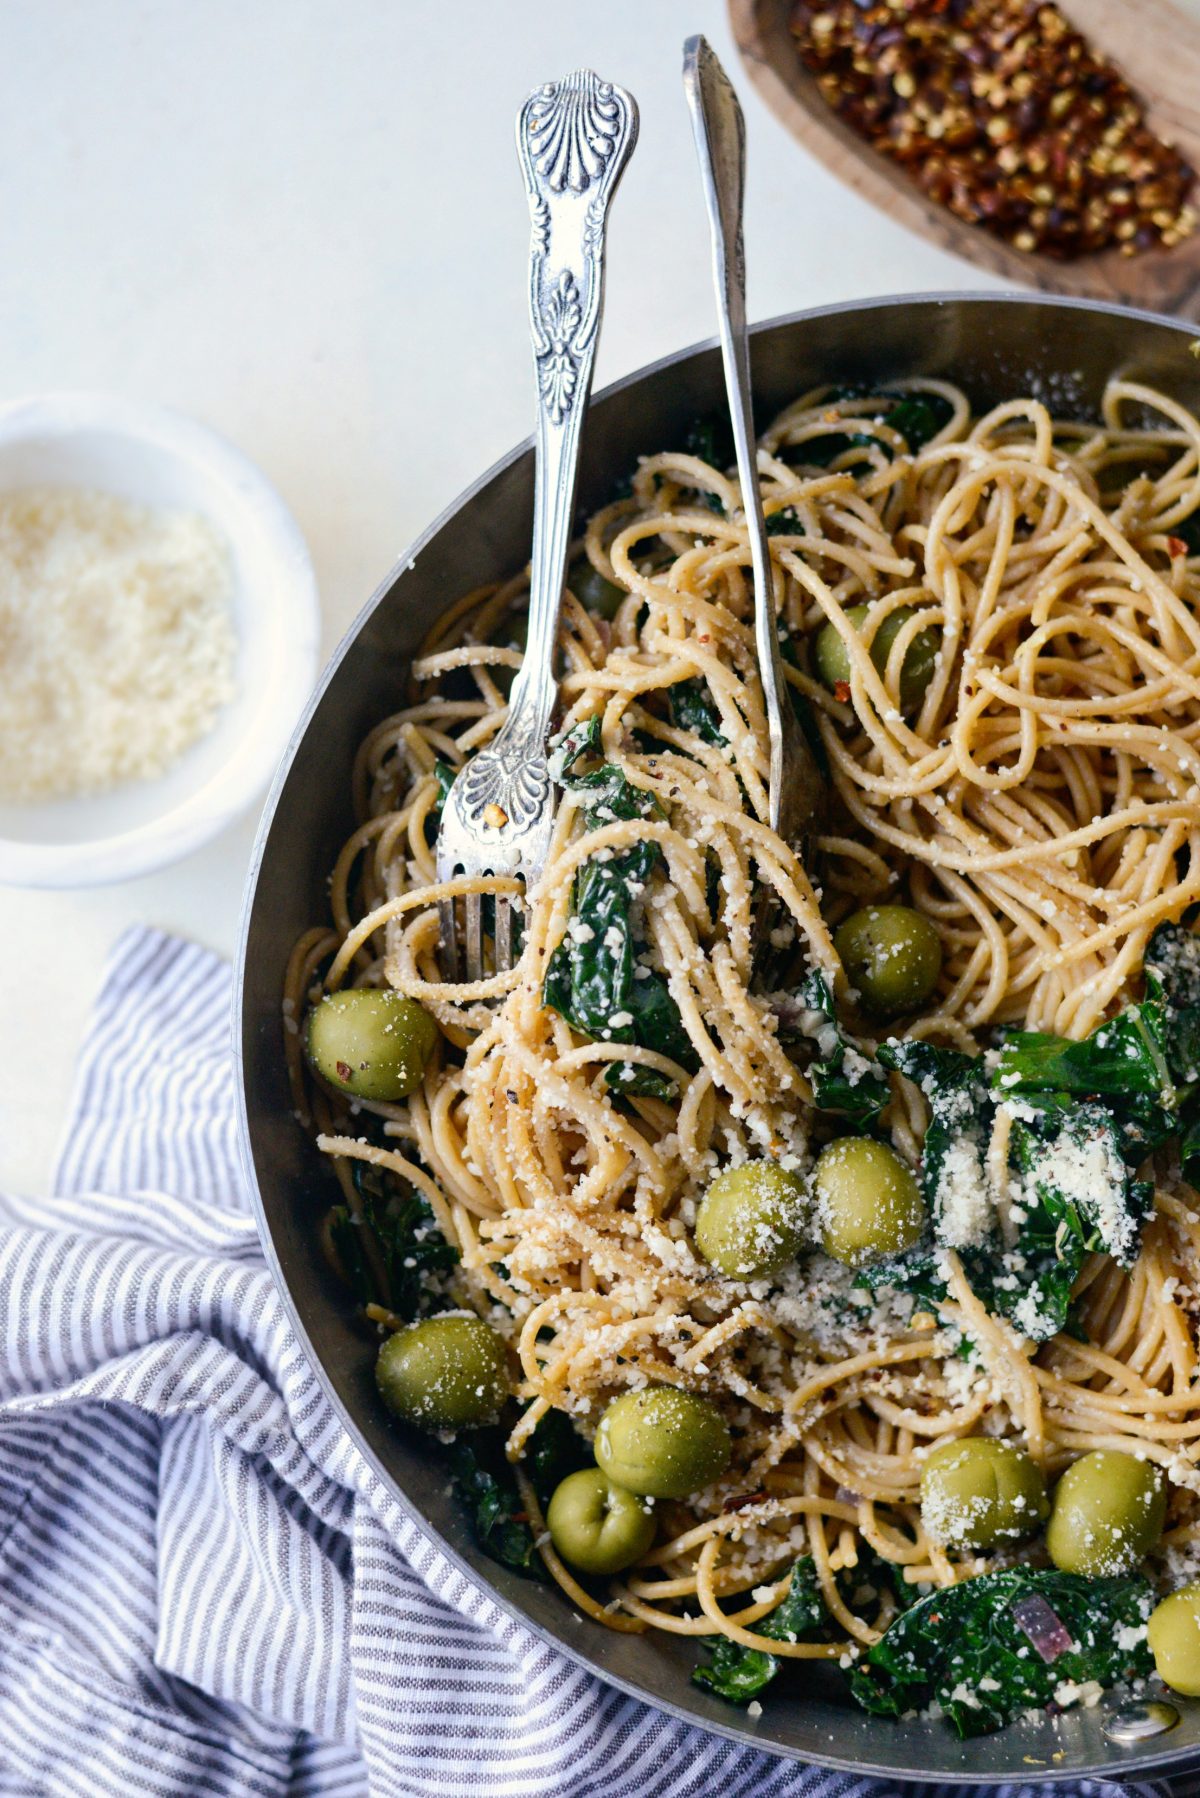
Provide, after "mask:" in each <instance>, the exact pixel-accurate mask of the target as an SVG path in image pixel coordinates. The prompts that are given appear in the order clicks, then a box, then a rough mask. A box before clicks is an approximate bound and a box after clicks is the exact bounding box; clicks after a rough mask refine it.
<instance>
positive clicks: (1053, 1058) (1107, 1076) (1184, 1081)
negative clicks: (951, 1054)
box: [993, 924, 1200, 1173]
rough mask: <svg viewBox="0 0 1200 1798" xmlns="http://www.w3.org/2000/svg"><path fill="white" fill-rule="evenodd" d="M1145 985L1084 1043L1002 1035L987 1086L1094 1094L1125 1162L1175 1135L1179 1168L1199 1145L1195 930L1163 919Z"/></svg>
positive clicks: (1199, 1006) (1003, 1090) (1014, 1092)
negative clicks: (1135, 999)
mask: <svg viewBox="0 0 1200 1798" xmlns="http://www.w3.org/2000/svg"><path fill="white" fill-rule="evenodd" d="M1145 972H1146V992H1145V997H1144V998H1143V999H1142V1000H1141V1001H1140V1002H1139V1003H1138V1004H1136V1005H1129V1006H1126V1008H1125V1010H1124V1011H1122V1012H1120V1013H1119V1014H1118V1015H1117V1016H1116V1017H1115V1018H1110V1019H1106V1020H1105V1022H1103V1023H1102V1024H1098V1025H1097V1026H1096V1028H1095V1029H1094V1030H1093V1031H1092V1032H1091V1034H1090V1036H1087V1037H1085V1038H1084V1039H1083V1041H1082V1042H1068V1041H1067V1040H1066V1039H1064V1038H1063V1037H1058V1036H1050V1035H1045V1034H1042V1033H1041V1032H1037V1031H1013V1032H1011V1033H1010V1034H1009V1035H1008V1036H1007V1037H1006V1039H1005V1042H1004V1044H1003V1047H1002V1049H1001V1053H1000V1060H999V1065H998V1066H997V1068H996V1072H995V1075H994V1078H993V1086H994V1087H995V1089H996V1090H997V1092H998V1093H999V1094H1001V1095H1002V1096H1004V1097H1006V1098H1021V1099H1024V1098H1027V1097H1038V1096H1043V1095H1051V1094H1054V1093H1059V1094H1064V1095H1067V1094H1072V1095H1080V1096H1084V1097H1091V1098H1095V1099H1097V1100H1098V1101H1099V1102H1100V1103H1101V1104H1103V1105H1104V1106H1105V1108H1106V1109H1107V1110H1108V1111H1109V1112H1110V1113H1111V1114H1112V1116H1113V1119H1114V1120H1115V1122H1116V1124H1117V1127H1118V1129H1119V1131H1120V1133H1121V1146H1122V1152H1123V1154H1124V1156H1125V1159H1126V1161H1127V1162H1128V1163H1129V1165H1130V1166H1131V1167H1136V1165H1137V1163H1138V1162H1139V1161H1140V1160H1142V1159H1143V1158H1144V1156H1145V1155H1146V1154H1148V1153H1149V1152H1150V1150H1152V1149H1155V1148H1158V1147H1159V1146H1160V1145H1161V1144H1162V1143H1164V1142H1166V1141H1167V1140H1168V1139H1169V1138H1171V1137H1178V1138H1179V1142H1180V1155H1181V1161H1182V1162H1183V1165H1184V1168H1185V1171H1186V1170H1187V1168H1188V1166H1189V1164H1192V1172H1193V1173H1196V1172H1198V1171H1200V1170H1198V1169H1197V1168H1196V1167H1195V1165H1194V1157H1195V1155H1196V1151H1197V1146H1198V1145H1200V935H1197V934H1196V933H1195V932H1193V931H1191V930H1189V929H1187V928H1185V927H1183V926H1181V925H1178V924H1162V925H1160V926H1159V928H1158V929H1157V930H1156V931H1155V932H1154V935H1153V936H1152V937H1151V939H1150V942H1149V944H1148V945H1147V949H1146V958H1145Z"/></svg>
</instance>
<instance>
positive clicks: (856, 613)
mask: <svg viewBox="0 0 1200 1798" xmlns="http://www.w3.org/2000/svg"><path fill="white" fill-rule="evenodd" d="M870 610H871V608H870V606H865V605H864V606H851V607H850V608H849V610H848V611H847V613H846V617H847V618H848V620H849V621H850V623H851V624H852V625H853V626H854V628H855V630H856V631H857V632H858V634H859V636H860V637H861V635H862V631H863V626H864V625H865V624H866V622H867V617H868V615H869V613H870ZM915 617H916V613H915V612H914V610H913V608H912V606H898V607H897V608H896V610H895V611H894V612H889V613H888V615H887V617H886V618H885V619H884V620H883V621H882V623H881V624H880V626H879V629H878V630H877V631H876V632H875V635H874V637H873V638H872V639H871V660H872V661H873V662H874V664H875V667H876V669H877V670H878V672H879V674H880V675H881V676H883V675H885V674H886V672H887V665H888V657H889V656H890V655H891V653H892V644H893V643H894V642H895V641H896V638H897V636H898V634H899V632H900V631H901V630H902V629H903V627H904V626H905V625H906V624H907V623H908V621H909V619H910V618H915ZM940 647H941V633H940V632H939V631H936V630H934V629H933V627H932V626H930V627H929V628H928V629H926V630H923V631H918V632H917V634H916V636H915V637H914V638H913V640H912V642H911V643H910V644H909V646H908V648H907V650H906V651H905V653H904V665H903V667H902V668H901V670H900V709H901V711H904V712H915V711H916V710H917V708H918V707H919V706H920V704H921V701H922V700H923V699H924V697H925V689H926V687H927V686H928V685H929V683H930V681H931V680H932V678H933V670H934V668H935V666H936V664H937V658H938V650H939V648H940ZM813 654H814V656H815V658H816V664H817V673H818V675H819V676H820V678H821V682H822V684H823V685H824V686H826V687H828V688H829V691H830V692H831V693H832V692H833V691H834V690H835V689H836V687H837V685H838V683H839V682H840V681H845V682H849V679H850V651H849V650H848V649H847V648H846V645H845V643H844V642H843V641H842V639H841V637H840V636H839V635H838V631H837V628H836V626H835V625H834V624H833V622H832V621H831V620H828V619H827V620H826V622H825V623H824V624H823V625H822V626H821V628H820V630H819V631H818V632H817V641H816V644H815V647H814V650H813Z"/></svg>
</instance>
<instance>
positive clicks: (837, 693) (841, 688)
mask: <svg viewBox="0 0 1200 1798" xmlns="http://www.w3.org/2000/svg"><path fill="white" fill-rule="evenodd" d="M833 697H834V698H835V699H840V700H841V702H842V704H843V705H848V704H849V702H850V682H849V681H848V680H835V681H834V683H833Z"/></svg>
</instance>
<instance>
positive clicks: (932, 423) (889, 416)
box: [790, 388, 954, 468]
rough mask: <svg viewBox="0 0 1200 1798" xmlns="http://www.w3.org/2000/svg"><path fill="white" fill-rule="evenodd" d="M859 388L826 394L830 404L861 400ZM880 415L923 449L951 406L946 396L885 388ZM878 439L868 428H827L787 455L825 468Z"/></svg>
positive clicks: (912, 448)
mask: <svg viewBox="0 0 1200 1798" xmlns="http://www.w3.org/2000/svg"><path fill="white" fill-rule="evenodd" d="M863 397H864V395H863V394H862V392H861V390H860V389H855V388H835V389H834V391H833V392H832V393H831V394H829V396H828V400H829V403H830V404H831V405H836V404H837V403H838V402H839V401H841V400H857V399H862V398H863ZM879 400H880V416H881V417H882V418H883V420H884V422H885V423H886V424H887V425H889V426H890V427H891V429H892V430H893V431H898V432H899V434H900V436H901V437H903V439H904V441H905V443H906V444H907V445H908V448H909V450H910V451H913V452H915V451H917V450H919V449H923V448H924V446H925V444H927V443H928V442H929V441H930V439H931V438H933V437H936V436H937V434H938V432H939V431H940V430H942V429H943V427H944V426H945V425H946V424H947V423H948V421H949V419H950V418H951V416H952V414H953V411H954V408H953V406H952V405H951V403H950V401H949V400H948V399H945V398H944V397H943V395H942V394H940V393H905V394H901V395H900V396H898V397H897V396H896V395H894V394H889V393H888V392H887V391H886V389H885V390H884V391H883V392H882V393H881V394H880V396H879ZM853 423H854V421H853V419H852V418H850V419H847V420H846V424H847V426H848V427H852V426H853ZM879 441H880V440H879V438H878V437H876V436H875V435H874V434H873V433H872V432H870V431H856V430H854V429H852V428H849V429H847V430H845V431H830V432H829V433H827V434H825V433H822V435H820V436H818V437H810V438H809V439H808V441H807V442H805V443H801V444H797V445H796V446H795V447H794V449H793V450H792V451H791V458H790V459H793V460H795V461H796V462H798V463H800V464H802V465H803V464H808V465H811V466H813V467H816V468H827V467H828V466H829V464H830V463H831V462H832V461H834V459H835V458H836V457H838V456H841V455H844V454H845V453H846V451H847V450H850V449H863V448H869V447H870V446H871V445H872V444H878V443H879ZM881 447H883V448H884V453H885V454H886V455H888V456H889V457H890V455H891V451H890V450H889V449H887V447H886V446H881Z"/></svg>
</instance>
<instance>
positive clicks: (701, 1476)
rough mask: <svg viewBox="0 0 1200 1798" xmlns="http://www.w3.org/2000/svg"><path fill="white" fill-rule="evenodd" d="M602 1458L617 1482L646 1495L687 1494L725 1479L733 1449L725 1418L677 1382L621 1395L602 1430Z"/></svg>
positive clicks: (599, 1447)
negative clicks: (682, 1389) (682, 1388)
mask: <svg viewBox="0 0 1200 1798" xmlns="http://www.w3.org/2000/svg"><path fill="white" fill-rule="evenodd" d="M595 1446H596V1459H597V1461H598V1462H599V1463H600V1466H601V1467H602V1468H603V1470H604V1472H605V1473H606V1474H607V1475H608V1477H609V1479H610V1480H611V1481H612V1482H613V1484H614V1485H615V1486H624V1488H625V1490H626V1491H627V1492H636V1493H638V1494H639V1496H640V1497H642V1498H686V1497H687V1496H688V1494H689V1493H691V1492H697V1491H699V1489H700V1487H701V1486H707V1485H709V1484H710V1483H711V1482H712V1481H713V1480H715V1479H719V1478H720V1476H721V1475H722V1474H723V1473H724V1471H725V1469H726V1468H727V1467H728V1465H729V1457H730V1455H731V1454H732V1452H733V1447H732V1444H731V1442H730V1440H729V1431H728V1429H727V1428H726V1426H725V1419H724V1418H723V1417H722V1416H721V1413H720V1412H719V1411H718V1410H717V1409H716V1407H715V1406H714V1405H710V1404H709V1402H708V1400H707V1399H703V1398H697V1396H696V1394H695V1393H694V1392H681V1391H680V1390H679V1388H678V1387H677V1386H645V1387H643V1388H642V1390H641V1391H640V1392H624V1393H622V1394H621V1397H620V1398H615V1399H614V1400H613V1402H612V1404H611V1405H610V1406H609V1407H608V1410H607V1411H606V1412H605V1413H604V1416H603V1417H602V1418H601V1419H600V1427H599V1429H598V1430H597V1431H596V1445H595Z"/></svg>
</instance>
